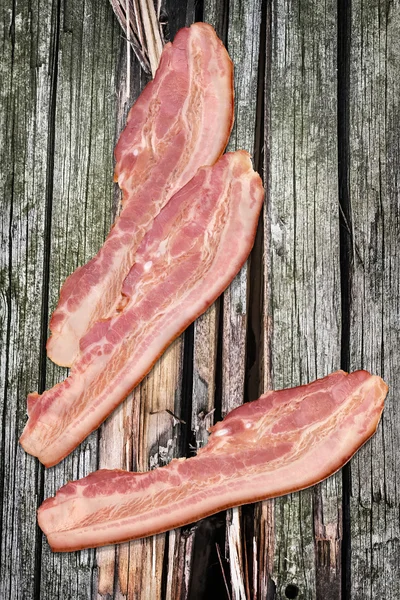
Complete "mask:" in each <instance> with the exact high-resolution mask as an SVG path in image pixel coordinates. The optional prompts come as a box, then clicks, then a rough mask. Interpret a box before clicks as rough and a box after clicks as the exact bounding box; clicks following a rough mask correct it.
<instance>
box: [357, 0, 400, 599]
mask: <svg viewBox="0 0 400 600" xmlns="http://www.w3.org/2000/svg"><path fill="white" fill-rule="evenodd" d="M399 36H400V5H399V2H398V1H395V2H378V1H375V0H371V1H370V2H360V1H355V2H353V7H352V38H351V40H352V46H351V71H350V132H349V135H350V200H351V210H352V216H353V226H352V237H353V249H354V253H353V262H352V265H351V267H352V268H351V296H352V305H351V312H350V317H351V320H350V361H351V368H352V369H356V368H361V367H363V368H366V369H368V370H370V371H372V372H373V373H376V374H378V375H381V376H382V377H383V378H384V379H385V381H386V382H387V383H388V385H389V395H388V398H387V401H386V407H385V410H384V413H383V417H382V421H381V424H380V426H379V429H378V432H377V434H376V435H375V437H374V438H373V439H372V440H371V441H370V442H368V443H367V444H366V445H365V446H364V448H362V450H361V451H360V452H359V453H358V455H357V456H356V458H355V459H354V460H353V461H352V464H351V498H350V518H351V548H352V553H351V597H352V598H354V600H361V599H363V600H365V599H372V598H374V599H375V598H385V599H386V600H391V599H393V600H394V599H395V598H398V597H399V595H400V578H399V572H400V559H399V556H400V553H399V539H400V525H399V490H398V484H397V480H398V465H399V460H400V410H399V403H398V395H399V389H400V388H399V385H400V383H399V382H400V367H399V348H400V317H399V314H400V313H399V309H400V267H399V264H400V263H399V239H400V204H399V172H400V152H399V122H400V102H399V97H400V72H399V43H398V42H399Z"/></svg>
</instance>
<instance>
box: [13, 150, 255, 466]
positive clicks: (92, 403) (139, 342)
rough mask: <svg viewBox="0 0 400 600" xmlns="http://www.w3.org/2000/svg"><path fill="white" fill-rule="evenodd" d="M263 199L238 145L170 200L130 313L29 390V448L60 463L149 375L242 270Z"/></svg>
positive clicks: (150, 237)
mask: <svg viewBox="0 0 400 600" xmlns="http://www.w3.org/2000/svg"><path fill="white" fill-rule="evenodd" d="M263 197H264V190H263V187H262V183H261V179H260V177H259V175H258V174H257V173H255V172H254V171H253V168H252V165H251V160H250V157H249V155H248V154H247V153H246V152H243V151H239V152H235V153H231V154H226V155H225V156H223V157H222V158H221V159H220V160H219V161H218V162H217V163H216V164H215V165H214V166H213V167H204V168H201V169H200V170H199V171H198V173H197V175H196V176H195V177H194V178H193V179H192V180H191V181H190V182H189V183H188V184H187V185H186V186H185V187H184V188H182V190H180V191H179V192H178V193H177V194H176V195H175V196H174V197H173V198H172V199H171V201H170V202H169V203H168V205H167V206H165V207H164V209H163V210H162V211H161V212H160V214H159V215H158V216H157V218H156V219H155V222H154V225H153V227H152V229H151V230H150V231H149V232H148V233H147V235H146V237H145V238H144V240H143V242H142V244H141V247H140V249H139V250H138V253H137V256H136V264H135V265H134V266H133V268H132V270H131V271H130V273H129V275H128V277H127V279H126V281H125V283H124V289H123V291H124V294H125V301H126V306H125V307H124V309H123V310H122V312H121V313H120V314H119V315H117V316H115V317H113V318H112V319H108V320H104V321H100V322H98V323H96V324H95V325H94V326H93V327H92V329H91V330H90V331H89V332H88V333H87V334H86V336H85V337H84V338H83V339H82V341H81V354H80V357H79V359H78V360H77V361H76V362H75V364H74V366H73V368H72V369H71V373H70V376H69V377H68V378H67V379H66V380H65V381H64V382H62V383H59V384H58V385H56V386H54V388H52V389H51V390H48V391H47V392H45V393H44V394H42V395H41V396H38V395H37V394H31V395H30V396H29V397H28V414H29V420H28V423H27V425H26V427H25V429H24V432H23V434H22V437H21V440H20V442H21V444H22V446H23V448H24V449H25V450H26V451H27V452H29V453H30V454H33V455H34V456H37V457H38V458H39V460H40V461H41V462H42V463H43V464H44V465H46V466H51V465H54V464H56V463H57V462H59V461H60V460H61V459H62V458H64V457H65V456H66V455H67V454H69V453H70V452H71V451H72V450H73V449H74V448H75V447H76V446H77V445H78V444H79V443H80V442H81V441H82V440H83V439H84V438H85V437H86V436H87V435H88V434H89V433H90V432H91V431H93V429H95V428H96V427H98V426H99V425H100V423H101V422H102V421H104V419H105V418H106V417H107V416H108V415H109V414H110V412H111V411H112V410H113V409H114V408H115V407H116V406H117V405H118V404H119V403H120V402H121V401H122V400H123V399H124V398H125V397H126V396H127V394H128V393H129V392H130V391H131V390H132V389H133V388H134V387H135V386H136V385H137V384H138V383H139V381H141V379H143V377H144V376H145V375H146V373H148V372H149V370H150V369H151V367H152V365H153V364H154V362H155V361H156V360H157V358H158V357H159V356H160V354H161V353H162V352H163V351H164V350H165V348H166V347H167V346H168V345H169V344H170V343H171V342H172V340H173V339H174V338H175V337H176V336H177V335H179V334H180V333H181V332H182V331H183V330H184V329H185V328H186V327H187V326H188V325H189V323H191V322H192V321H193V320H194V319H195V318H196V317H197V316H198V315H200V314H201V313H203V312H204V311H205V310H206V309H207V308H208V307H209V306H210V305H211V304H212V303H213V302H214V300H215V299H216V298H217V297H218V296H219V295H220V294H221V293H222V292H223V290H224V289H225V288H226V287H227V286H228V285H229V283H230V282H231V281H232V279H233V278H234V276H235V275H236V274H237V273H238V271H239V269H240V268H241V266H242V265H243V263H244V262H245V260H246V259H247V257H248V255H249V252H250V250H251V248H252V245H253V242H254V236H255V232H256V227H257V222H258V216H259V213H260V210H261V206H262V201H263ZM149 257H151V259H150V260H149Z"/></svg>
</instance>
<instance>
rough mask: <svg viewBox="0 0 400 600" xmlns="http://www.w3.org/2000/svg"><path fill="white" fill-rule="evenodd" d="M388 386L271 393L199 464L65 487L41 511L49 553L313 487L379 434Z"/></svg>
mask: <svg viewBox="0 0 400 600" xmlns="http://www.w3.org/2000/svg"><path fill="white" fill-rule="evenodd" d="M387 389H388V388H387V385H386V384H385V383H384V381H382V379H381V378H380V377H376V376H372V375H370V374H369V373H367V372H366V371H356V372H355V373H352V374H350V375H347V373H344V372H343V371H337V372H336V373H333V374H332V375H328V376H327V377H324V378H323V379H320V380H317V381H314V382H313V383H310V384H309V385H305V386H301V387H296V388H292V389H287V390H282V391H278V392H268V393H267V394H265V395H264V396H261V398H260V399H259V400H256V401H255V402H251V403H249V404H244V405H243V406H240V407H239V408H237V409H235V410H233V411H232V412H231V413H230V414H229V415H228V416H227V417H225V419H224V420H223V421H222V422H220V423H218V424H217V425H215V426H214V427H213V428H212V435H211V437H210V440H209V442H208V444H207V446H205V448H203V449H201V450H199V452H198V454H197V456H196V457H193V458H189V459H175V460H173V461H172V462H171V463H170V464H169V465H167V466H166V467H162V468H158V469H155V470H153V471H149V472H147V473H129V472H126V471H119V470H118V471H109V470H101V471H96V472H95V473H92V474H91V475H89V476H88V477H85V478H84V479H80V480H79V481H74V482H70V483H67V485H65V486H64V487H62V488H61V489H60V490H59V491H58V492H57V494H56V496H55V497H54V498H49V499H48V500H45V502H44V503H43V504H42V506H41V507H40V508H39V511H38V519H39V525H40V527H41V529H42V530H43V532H44V533H45V534H46V535H47V539H48V542H49V544H50V546H51V548H52V550H54V551H58V552H66V551H71V550H78V549H80V548H92V547H96V546H103V545H106V544H112V543H115V542H123V541H126V540H131V539H134V538H139V537H143V536H148V535H153V534H155V533H160V532H161V531H166V530H168V529H172V528H174V527H178V526H181V525H185V524H187V523H191V522H192V521H196V520H198V519H200V518H203V517H206V516H208V515H211V514H213V513H215V512H218V511H219V510H222V509H225V508H228V507H232V506H237V505H240V504H246V503H249V502H255V501H258V500H264V499H266V498H272V497H275V496H279V495H282V494H287V493H290V492H294V491H296V490H299V489H302V488H305V487H307V486H310V485H313V484H315V483H317V482H318V481H321V480H322V479H325V478H326V477H328V476H329V475H331V474H332V473H334V472H335V471H337V470H338V469H339V468H340V467H341V466H343V465H344V464H345V463H346V462H347V461H348V460H349V459H350V458H351V456H352V455H353V454H354V453H355V452H356V451H357V450H358V449H359V448H360V446H361V445H362V444H363V443H364V442H365V441H366V440H367V439H368V438H369V437H370V436H371V435H372V434H373V433H374V432H375V430H376V427H377V425H378V422H379V418H380V415H381V413H382V410H383V403H384V399H385V396H386V393H387Z"/></svg>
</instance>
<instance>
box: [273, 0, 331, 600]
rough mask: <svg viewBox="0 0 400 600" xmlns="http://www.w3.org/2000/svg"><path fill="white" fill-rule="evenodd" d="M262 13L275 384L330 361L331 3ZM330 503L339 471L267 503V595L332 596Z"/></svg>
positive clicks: (327, 366)
mask: <svg viewBox="0 0 400 600" xmlns="http://www.w3.org/2000/svg"><path fill="white" fill-rule="evenodd" d="M269 16H270V19H271V42H270V54H271V66H270V86H271V87H270V92H269V95H268V96H269V97H267V99H266V102H267V111H266V117H267V118H266V133H267V137H266V147H265V155H266V159H267V160H266V170H267V176H268V184H267V210H268V212H267V218H266V222H265V236H264V238H265V255H266V266H265V276H266V282H265V286H266V297H265V302H264V305H265V324H264V326H265V330H266V336H265V360H266V366H267V368H266V371H265V376H264V380H265V385H269V384H271V385H272V387H273V388H282V387H289V386H293V385H298V384H301V383H306V382H308V381H311V380H313V379H315V378H316V377H320V376H323V375H325V374H327V373H329V372H330V371H332V370H335V369H337V368H338V367H339V366H340V273H339V207H338V202H337V142H336V127H337V125H336V123H337V121H336V110H337V108H336V2H334V1H333V0H329V1H328V2H325V3H320V2H316V1H310V2H306V3H304V2H303V3H300V4H299V3H297V2H283V1H280V0H277V1H276V2H274V3H273V6H272V11H271V14H270V15H269ZM267 40H268V35H267ZM267 69H268V65H267ZM268 370H270V373H268ZM340 509H341V478H340V475H339V476H335V477H333V478H330V479H329V480H328V481H327V482H325V483H323V484H322V485H320V486H317V487H315V488H314V489H313V490H306V491H304V492H301V493H299V494H291V495H289V496H286V497H284V498H281V499H277V500H276V501H275V509H274V520H275V539H274V540H273V542H272V540H271V543H274V546H275V550H274V566H273V572H272V577H273V579H274V581H275V584H276V592H275V593H276V597H277V598H285V597H297V595H298V597H301V598H309V599H314V598H339V597H340V537H341V516H340ZM265 562H267V560H266V559H265V560H264V563H265ZM264 585H265V584H264ZM288 586H289V587H288ZM290 586H291V587H290ZM291 594H292V595H291ZM272 597H273V595H271V598H272Z"/></svg>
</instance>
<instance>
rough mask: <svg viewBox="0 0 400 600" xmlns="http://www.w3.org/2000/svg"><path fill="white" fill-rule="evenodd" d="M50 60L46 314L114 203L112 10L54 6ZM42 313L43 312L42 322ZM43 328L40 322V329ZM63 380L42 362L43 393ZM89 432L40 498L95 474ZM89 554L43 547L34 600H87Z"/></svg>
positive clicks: (51, 474)
mask: <svg viewBox="0 0 400 600" xmlns="http://www.w3.org/2000/svg"><path fill="white" fill-rule="evenodd" d="M60 11H61V12H60V15H59V23H60V24H59V37H58V41H57V42H55V43H56V44H57V47H58V56H57V62H56V84H55V85H56V94H57V95H56V101H55V124H54V149H53V150H52V152H54V155H53V160H54V181H53V185H52V192H53V193H52V207H51V208H52V213H51V217H52V218H51V227H50V229H49V231H47V236H50V239H49V242H48V243H49V247H50V264H49V270H50V272H49V314H50V312H51V311H52V310H53V308H54V307H55V305H56V303H57V299H58V294H59V289H60V286H61V284H62V283H63V281H64V279H65V278H66V277H67V276H68V275H69V274H70V273H71V272H72V271H73V270H74V269H76V267H77V266H78V265H81V264H83V263H85V262H86V261H87V260H88V259H89V258H91V257H92V256H93V255H94V254H95V253H96V252H97V251H98V249H99V248H100V246H101V244H102V243H103V241H104V237H105V235H106V233H107V232H108V230H109V227H110V225H111V217H112V207H113V199H114V189H113V161H112V150H113V146H114V131H115V116H116V110H115V73H116V67H117V64H116V63H117V60H116V59H117V58H118V51H119V47H120V33H119V29H118V25H117V24H116V23H115V21H114V18H113V13H112V10H111V7H110V6H109V5H108V4H107V3H97V2H95V1H94V0H89V1H87V2H85V3H76V2H72V1H71V2H68V1H67V2H64V3H61V6H60ZM45 317H46V315H45V314H44V318H45ZM46 325H47V324H46ZM65 375H66V370H65V369H60V368H58V367H56V366H55V365H53V364H52V363H51V362H50V361H47V373H46V387H50V386H52V385H53V384H54V383H55V382H57V381H60V380H61V379H62V378H64V377H65ZM97 440H98V433H97V432H95V433H94V434H92V435H91V436H90V437H89V438H88V439H87V440H85V441H84V442H83V443H82V444H81V445H80V446H79V447H78V448H77V449H76V450H75V452H73V453H72V454H71V455H70V456H69V457H67V458H66V459H65V460H64V461H62V463H60V464H59V465H57V466H56V467H54V468H52V469H47V470H45V472H44V475H43V477H44V490H43V494H44V497H48V496H52V495H54V493H55V491H56V490H57V489H58V488H59V487H60V486H61V485H64V484H65V482H66V481H68V480H70V479H76V478H78V477H82V476H84V475H87V474H88V473H90V472H91V471H94V470H96V468H97V466H98V456H97V446H98V443H97ZM94 560H95V551H94V550H89V551H82V552H78V553H71V554H65V555H63V554H53V553H52V552H51V551H50V549H49V547H48V545H47V542H44V543H43V550H42V564H41V587H40V597H41V598H49V599H50V598H52V599H53V598H82V599H83V598H85V599H87V598H90V596H91V593H92V589H93V580H94V577H95V562H94Z"/></svg>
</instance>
